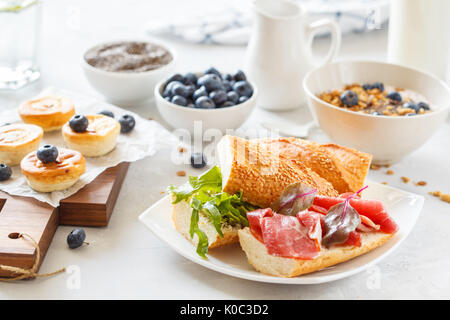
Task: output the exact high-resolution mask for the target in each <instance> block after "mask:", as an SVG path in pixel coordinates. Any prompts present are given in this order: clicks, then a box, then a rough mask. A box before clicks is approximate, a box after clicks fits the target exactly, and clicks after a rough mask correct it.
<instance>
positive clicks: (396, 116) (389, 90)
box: [303, 61, 450, 165]
mask: <svg viewBox="0 0 450 320" xmlns="http://www.w3.org/2000/svg"><path fill="white" fill-rule="evenodd" d="M303 88H304V90H305V92H306V95H307V102H308V107H309V108H310V111H311V112H312V114H313V116H314V118H315V120H316V121H317V122H318V123H319V125H320V127H321V129H322V130H323V131H324V132H325V133H326V134H327V135H328V136H329V138H330V139H332V140H334V141H335V142H337V143H339V144H343V145H346V146H349V147H352V148H356V149H358V150H362V151H365V152H368V153H371V154H372V155H373V162H374V163H375V164H380V165H383V164H392V163H395V162H398V161H400V160H401V159H402V158H404V157H405V156H406V155H408V154H410V153H411V152H413V151H415V150H416V149H418V148H420V147H421V146H422V145H423V144H424V143H425V142H426V141H427V140H428V139H430V138H431V137H432V136H433V134H434V133H435V132H436V131H437V129H438V128H439V127H440V125H441V124H443V123H444V122H445V120H446V118H447V115H448V112H449V110H450V88H449V86H448V85H447V84H446V83H445V82H444V81H441V80H440V79H438V78H437V77H435V76H433V75H432V74H429V73H426V72H423V71H420V70H417V69H413V68H409V67H404V66H400V65H395V64H389V63H383V62H374V61H342V62H336V63H331V64H328V65H325V66H322V67H319V68H317V69H315V70H313V71H311V72H309V73H308V74H307V75H306V76H305V78H304V80H303Z"/></svg>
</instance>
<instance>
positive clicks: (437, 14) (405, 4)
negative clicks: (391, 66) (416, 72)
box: [388, 0, 450, 79]
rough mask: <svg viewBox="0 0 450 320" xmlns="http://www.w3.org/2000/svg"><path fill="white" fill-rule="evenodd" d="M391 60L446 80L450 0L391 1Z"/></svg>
mask: <svg viewBox="0 0 450 320" xmlns="http://www.w3.org/2000/svg"><path fill="white" fill-rule="evenodd" d="M388 60H389V62H393V63H397V64H403V65H406V66H411V67H415V68H418V69H422V70H425V71H428V72H431V73H433V74H435V75H436V76H438V77H439V78H441V79H445V78H446V75H447V74H448V68H449V67H450V63H449V60H450V1H449V0H391V11H390V19H389V42H388Z"/></svg>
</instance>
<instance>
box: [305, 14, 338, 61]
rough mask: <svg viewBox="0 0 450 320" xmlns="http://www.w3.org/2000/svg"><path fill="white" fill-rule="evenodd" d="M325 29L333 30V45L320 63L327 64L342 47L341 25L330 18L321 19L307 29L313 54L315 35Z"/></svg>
mask: <svg viewBox="0 0 450 320" xmlns="http://www.w3.org/2000/svg"><path fill="white" fill-rule="evenodd" d="M323 30H330V31H331V45H330V49H329V50H328V53H327V55H326V56H325V59H324V60H323V61H322V62H321V63H319V65H323V64H327V63H329V62H331V61H332V60H333V59H334V58H336V56H337V54H338V52H339V48H340V47H341V29H340V28H339V25H338V24H337V23H336V22H334V21H333V20H330V19H320V20H317V21H314V22H313V23H311V24H309V25H308V27H307V29H306V32H307V39H308V43H309V49H310V55H311V56H312V42H313V39H314V36H315V35H316V34H317V33H319V32H320V31H323Z"/></svg>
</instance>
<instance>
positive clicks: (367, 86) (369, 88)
mask: <svg viewBox="0 0 450 320" xmlns="http://www.w3.org/2000/svg"><path fill="white" fill-rule="evenodd" d="M362 87H363V89H364V90H366V91H367V90H372V89H373V87H372V85H371V84H370V83H365V84H363V86H362Z"/></svg>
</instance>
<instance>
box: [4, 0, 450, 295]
mask: <svg viewBox="0 0 450 320" xmlns="http://www.w3.org/2000/svg"><path fill="white" fill-rule="evenodd" d="M125 3H126V5H125ZM206 3H210V5H211V1H206V0H205V1H175V0H165V1H162V0H161V1H137V0H134V1H127V2H125V1H106V0H102V1H99V0H97V1H73V0H72V1H70V0H58V1H56V0H53V1H50V0H49V1H46V3H45V7H44V19H43V20H44V21H43V38H42V45H43V48H44V50H43V55H42V62H41V67H42V71H43V77H42V79H41V80H40V81H39V82H38V83H36V84H34V85H32V86H30V87H28V88H25V89H22V90H20V91H17V92H13V93H4V92H0V111H1V110H4V109H6V108H14V107H16V106H17V104H18V103H19V102H20V101H21V100H24V99H27V98H29V97H31V96H33V95H34V94H36V93H38V92H39V91H40V90H41V89H42V88H45V87H47V86H49V85H54V86H55V85H56V86H58V87H61V88H67V89H70V90H74V91H78V92H82V93H85V94H89V95H93V96H97V97H99V98H101V97H100V96H99V95H98V94H97V93H96V92H95V91H94V90H93V89H92V88H91V87H90V86H89V84H88V83H87V82H86V80H85V78H84V76H83V74H82V71H81V68H80V66H79V60H80V59H81V55H82V53H83V51H84V49H86V48H87V47H89V46H90V45H92V44H95V43H96V42H99V41H103V40H109V39H118V38H136V37H145V34H144V33H143V25H144V23H145V22H146V21H148V20H149V19H152V17H164V16H170V15H173V14H174V15H179V14H182V13H183V12H195V10H196V8H201V7H202V6H203V5H205V4H206ZM386 35H387V32H386V30H378V31H375V32H373V33H372V34H370V35H367V34H365V35H349V36H345V37H344V40H343V45H342V50H341V53H340V56H339V59H351V58H361V59H363V58H367V59H376V60H384V59H385V55H386V54H385V52H386V43H387V39H386ZM166 42H167V43H169V44H170V45H172V46H173V47H174V48H175V49H176V50H177V51H178V53H179V64H178V69H179V71H191V70H202V69H205V68H206V67H208V66H210V65H214V66H216V67H218V68H219V69H221V70H230V71H233V70H236V69H237V68H241V67H242V65H243V54H244V50H245V49H244V47H223V46H206V45H202V46H200V45H193V44H187V43H180V42H174V41H166ZM318 42H319V43H317V45H316V49H317V51H318V52H324V51H325V49H326V46H327V43H326V40H319V41H318ZM133 111H136V112H138V113H139V114H141V115H142V116H145V117H152V118H154V119H159V116H158V112H157V110H156V109H155V106H154V105H153V103H152V102H149V103H146V104H144V105H140V106H136V107H135V108H133ZM273 118H277V119H279V120H281V119H284V120H286V119H289V121H291V122H292V123H304V122H307V121H308V120H309V119H310V116H309V115H308V114H307V112H306V111H305V110H299V111H296V112H291V113H284V114H281V115H276V114H271V113H269V112H263V111H261V110H259V109H258V110H256V111H255V112H254V114H253V116H252V118H251V119H250V120H249V121H248V122H247V123H246V124H245V127H247V128H249V127H253V128H254V127H257V125H258V123H259V120H261V119H273ZM311 138H312V139H313V140H316V141H326V137H325V136H324V135H323V134H322V133H321V132H320V130H319V129H315V130H313V133H312V136H311ZM449 141H450V122H449V121H448V120H447V122H446V123H445V125H444V126H442V128H440V129H439V131H438V132H437V133H436V135H435V136H434V137H433V138H432V139H431V140H430V141H429V142H427V143H426V144H425V145H424V146H423V147H422V148H421V149H420V150H418V151H416V152H415V153H413V154H411V155H410V156H408V157H407V158H405V159H404V160H403V161H402V162H401V163H398V164H396V165H394V166H392V167H391V169H392V170H393V171H394V172H395V175H386V174H385V171H386V169H383V170H380V171H371V172H370V173H369V179H371V180H374V181H378V182H383V181H386V182H388V184H389V185H391V186H395V187H398V188H402V189H405V190H407V191H411V192H415V193H418V194H422V195H424V196H425V198H426V201H425V207H424V209H423V211H422V214H421V216H420V218H419V220H418V222H417V225H416V227H415V229H414V230H413V232H412V233H411V234H410V235H409V237H408V238H407V239H406V240H405V242H404V243H403V244H402V245H401V246H400V248H399V249H398V250H397V251H396V252H394V253H393V254H391V255H390V256H389V257H388V258H386V259H385V260H384V261H382V262H381V263H379V264H378V265H377V266H376V267H375V268H372V269H370V272H362V273H360V274H358V275H356V276H353V277H351V278H347V279H343V280H340V281H336V282H332V283H328V284H320V285H308V286H291V285H276V284H264V283H256V282H251V281H246V280H242V279H235V278H232V277H229V276H226V275H222V274H220V273H216V272H214V271H211V270H208V269H205V268H203V267H200V266H198V265H196V264H194V263H192V262H190V261H188V260H186V259H184V258H183V257H181V256H179V255H178V254H177V253H175V252H174V251H172V250H171V249H169V248H168V246H167V245H166V244H165V243H162V242H161V241H160V240H158V239H157V238H156V237H155V236H154V235H153V234H152V233H151V232H150V231H148V230H147V229H146V227H145V226H144V225H143V224H141V223H140V222H139V221H138V216H139V215H140V214H141V213H142V212H143V211H144V210H145V209H146V208H148V207H149V206H150V205H152V204H153V203H154V202H155V201H157V200H158V199H160V198H161V197H163V194H161V191H164V190H165V187H166V186H167V185H168V184H180V183H183V182H184V180H185V178H181V177H177V176H176V174H175V172H176V171H178V170H185V171H186V172H187V173H188V174H198V171H196V170H195V169H192V168H190V166H189V165H178V166H177V165H175V164H173V163H171V162H170V161H167V159H168V158H169V156H170V150H161V152H159V153H158V154H157V155H156V156H155V157H152V158H148V159H144V160H142V161H139V162H136V163H133V164H132V165H131V167H130V169H129V171H128V175H127V177H126V179H125V182H124V184H123V187H122V191H121V193H120V196H119V198H118V201H117V204H116V207H115V209H114V212H113V215H112V218H111V220H110V224H109V226H108V227H107V228H85V230H86V232H87V241H89V242H90V245H89V246H86V247H83V248H80V249H77V250H69V249H68V248H67V245H66V236H67V234H68V233H69V232H70V230H71V229H72V228H71V227H59V228H58V230H57V232H56V234H55V237H54V239H53V241H52V243H51V245H50V248H49V250H48V253H47V256H46V258H45V261H44V262H43V264H42V267H41V272H51V271H54V270H56V269H58V268H60V267H63V266H70V265H72V266H77V267H76V268H78V269H77V270H79V271H80V273H79V275H80V286H79V287H75V288H74V287H73V286H71V285H70V284H71V283H73V282H71V281H72V280H73V277H72V275H71V274H68V273H66V274H60V275H57V276H54V277H52V278H47V279H36V280H31V281H21V282H18V283H0V298H1V299H20V298H22V299H82V298H85V299H108V298H113V299H130V298H135V299H382V298H386V299H399V298H447V299H448V298H450V272H449V270H450V250H449V249H450V231H449V230H450V204H448V203H445V202H442V201H439V200H438V199H436V198H434V197H432V196H430V195H428V194H427V192H428V191H432V190H442V191H444V192H447V193H450V166H449V162H450V142H449ZM400 176H408V177H410V178H411V179H413V180H416V181H418V180H425V181H427V182H428V185H427V186H425V187H416V186H414V185H413V184H412V183H410V184H404V183H402V182H401V180H400ZM374 274H375V276H376V278H374ZM378 280H379V281H378ZM374 281H375V282H374Z"/></svg>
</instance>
